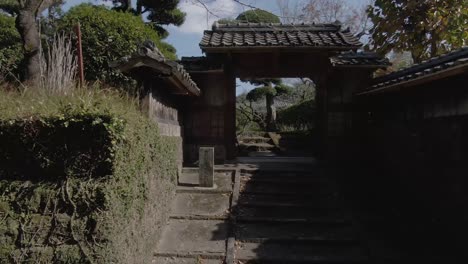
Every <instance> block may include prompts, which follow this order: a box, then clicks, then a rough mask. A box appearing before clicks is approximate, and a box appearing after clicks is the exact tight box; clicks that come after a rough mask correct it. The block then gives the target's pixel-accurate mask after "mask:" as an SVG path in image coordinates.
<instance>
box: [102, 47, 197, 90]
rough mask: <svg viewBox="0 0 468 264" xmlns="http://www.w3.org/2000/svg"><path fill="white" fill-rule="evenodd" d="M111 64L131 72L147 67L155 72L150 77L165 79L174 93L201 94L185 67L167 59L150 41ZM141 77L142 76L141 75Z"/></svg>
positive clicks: (123, 70) (113, 66)
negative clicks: (130, 54) (131, 53)
mask: <svg viewBox="0 0 468 264" xmlns="http://www.w3.org/2000/svg"><path fill="white" fill-rule="evenodd" d="M110 66H111V67H112V68H116V69H118V70H120V71H122V72H125V73H129V74H132V73H134V72H135V70H137V69H141V68H147V69H149V70H150V71H151V72H152V73H154V75H151V76H148V77H157V78H160V79H162V80H164V81H165V82H166V83H167V84H168V88H169V89H171V91H172V93H173V94H177V95H197V96H198V95H200V89H199V88H198V87H197V84H196V83H195V82H194V81H193V80H192V79H191V78H190V75H189V74H188V72H187V71H185V69H184V67H183V66H182V65H180V64H179V63H177V62H175V61H169V60H167V59H166V58H165V57H164V55H163V54H162V53H161V52H160V51H159V50H158V48H156V47H155V45H154V43H152V42H150V41H148V42H145V43H144V44H143V45H141V46H140V47H139V49H138V51H137V52H136V53H134V54H133V55H132V56H128V57H123V58H121V59H120V60H118V61H115V62H112V63H110ZM139 77H140V78H141V76H139Z"/></svg>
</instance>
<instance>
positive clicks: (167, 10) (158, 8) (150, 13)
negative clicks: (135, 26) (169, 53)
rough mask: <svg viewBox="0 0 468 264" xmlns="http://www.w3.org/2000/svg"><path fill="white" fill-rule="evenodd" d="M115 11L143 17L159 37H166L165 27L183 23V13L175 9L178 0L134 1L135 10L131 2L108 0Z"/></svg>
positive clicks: (129, 0)
mask: <svg viewBox="0 0 468 264" xmlns="http://www.w3.org/2000/svg"><path fill="white" fill-rule="evenodd" d="M110 1H112V2H113V3H114V4H115V5H116V9H117V10H123V11H131V12H133V13H135V15H138V16H140V15H145V16H146V19H148V21H150V23H151V24H152V26H153V27H154V29H155V30H156V31H157V32H158V33H159V35H160V36H161V37H163V38H164V37H166V36H167V34H168V33H167V31H166V30H165V29H164V28H163V27H162V26H165V25H175V26H180V25H182V24H183V23H184V21H185V13H184V12H182V11H181V10H180V9H178V8H177V6H178V4H179V2H180V1H179V0H135V1H136V2H135V5H136V8H135V9H133V8H132V0H110Z"/></svg>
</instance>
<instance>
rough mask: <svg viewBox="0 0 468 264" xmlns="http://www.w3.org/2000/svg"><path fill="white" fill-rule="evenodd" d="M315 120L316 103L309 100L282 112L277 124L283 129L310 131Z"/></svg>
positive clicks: (279, 113)
mask: <svg viewBox="0 0 468 264" xmlns="http://www.w3.org/2000/svg"><path fill="white" fill-rule="evenodd" d="M315 118H316V116H315V101H314V100H308V101H304V102H302V103H299V104H296V105H293V106H290V107H288V108H285V109H282V110H280V111H279V112H278V120H277V123H278V125H279V126H280V127H283V128H284V127H289V128H293V129H295V130H310V129H312V128H313V127H314V120H315Z"/></svg>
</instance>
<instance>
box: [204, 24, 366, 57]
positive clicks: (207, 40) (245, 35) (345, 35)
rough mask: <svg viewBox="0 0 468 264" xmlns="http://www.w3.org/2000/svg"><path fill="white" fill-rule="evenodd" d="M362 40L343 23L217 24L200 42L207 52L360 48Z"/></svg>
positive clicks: (205, 33) (206, 32)
mask: <svg viewBox="0 0 468 264" xmlns="http://www.w3.org/2000/svg"><path fill="white" fill-rule="evenodd" d="M361 46H362V43H361V42H359V39H358V38H357V37H355V36H354V35H353V34H352V33H351V32H350V31H349V30H342V29H341V25H340V24H272V23H229V24H219V23H218V22H216V23H215V24H214V25H213V28H212V30H206V31H205V32H204V35H203V38H202V40H201V42H200V47H201V49H202V50H203V51H208V50H216V49H220V48H231V49H233V48H252V47H261V48H264V47H303V48H330V49H347V50H350V49H357V48H359V47H361Z"/></svg>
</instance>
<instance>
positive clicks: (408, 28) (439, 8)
mask: <svg viewBox="0 0 468 264" xmlns="http://www.w3.org/2000/svg"><path fill="white" fill-rule="evenodd" d="M368 14H369V16H370V18H371V20H372V23H373V28H372V30H371V33H372V39H371V43H370V44H371V45H370V46H371V48H373V49H375V50H378V51H380V52H381V53H388V52H390V51H391V50H394V51H398V52H400V51H410V52H411V55H412V58H413V60H414V62H416V63H419V62H421V61H422V60H424V59H427V58H429V57H433V56H436V55H439V54H441V53H444V52H446V51H448V50H452V49H455V48H458V47H461V46H464V45H467V41H468V1H466V0H444V1H442V0H424V1H421V0H404V1H403V0H376V1H375V4H374V6H371V7H369V9H368Z"/></svg>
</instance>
